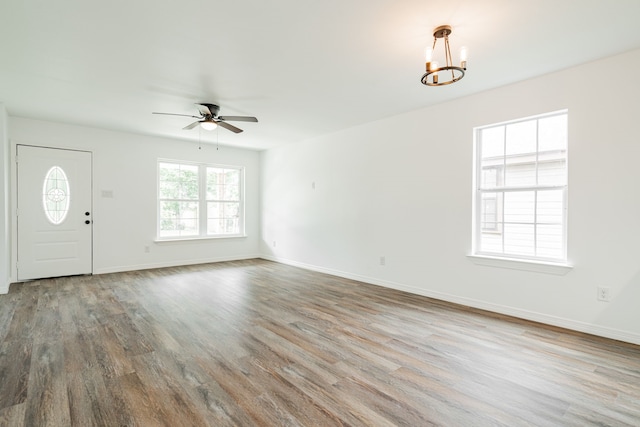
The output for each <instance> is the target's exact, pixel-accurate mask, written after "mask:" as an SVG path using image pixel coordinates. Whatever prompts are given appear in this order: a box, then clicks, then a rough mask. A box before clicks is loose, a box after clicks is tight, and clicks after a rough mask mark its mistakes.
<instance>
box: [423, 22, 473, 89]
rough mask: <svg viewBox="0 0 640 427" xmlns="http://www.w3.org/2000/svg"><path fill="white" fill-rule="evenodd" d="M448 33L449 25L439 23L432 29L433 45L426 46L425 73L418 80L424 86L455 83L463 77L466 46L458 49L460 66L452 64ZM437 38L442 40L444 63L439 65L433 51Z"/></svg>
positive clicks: (449, 32) (465, 63)
mask: <svg viewBox="0 0 640 427" xmlns="http://www.w3.org/2000/svg"><path fill="white" fill-rule="evenodd" d="M449 34H451V26H450V25H441V26H439V27H437V28H436V29H434V30H433V46H430V47H427V55H426V71H427V72H426V73H424V74H423V75H422V78H421V79H420V81H421V82H422V84H423V85H426V86H444V85H449V84H451V83H455V82H457V81H458V80H461V79H462V78H463V77H464V73H465V71H466V69H467V53H468V50H467V48H466V47H462V48H461V49H460V66H459V67H458V66H455V65H453V59H452V56H451V47H450V46H449ZM438 39H443V40H444V65H442V66H439V64H438V62H437V61H434V53H435V50H436V43H437V42H438Z"/></svg>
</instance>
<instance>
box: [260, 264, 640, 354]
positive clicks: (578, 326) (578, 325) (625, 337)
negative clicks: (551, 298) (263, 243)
mask: <svg viewBox="0 0 640 427" xmlns="http://www.w3.org/2000/svg"><path fill="white" fill-rule="evenodd" d="M260 258H263V259H266V260H269V261H274V262H279V263H281V264H287V265H291V266H294V267H300V268H304V269H306V270H312V271H317V272H319V273H325V274H330V275H332V276H338V277H343V278H345V279H351V280H357V281H359V282H364V283H369V284H372V285H376V286H383V287H385V288H391V289H396V290H399V291H404V292H408V293H411V294H415V295H421V296H425V297H429V298H433V299H437V300H441V301H446V302H451V303H454V304H459V305H464V306H467V307H472V308H477V309H480V310H486V311H490V312H493V313H499V314H504V315H507V316H512V317H517V318H519V319H524V320H530V321H532V322H538V323H543V324H546V325H550V326H557V327H560V328H564V329H569V330H572V331H576V332H583V333H587V334H591V335H596V336H599V337H603V338H609V339H613V340H617V341H624V342H628V343H631V344H636V345H640V334H635V333H632V332H628V331H623V330H619V329H613V328H607V327H604V326H600V325H594V324H592V323H586V322H580V321H577V320H572V319H566V318H563V317H557V316H551V315H548V314H544V313H538V312H534V311H528V310H522V309H519V308H515V307H509V306H504V305H500V304H493V303H489V302H486V301H480V300H475V299H472V298H466V297H460V296H457V295H452V294H447V293H443V292H435V291H428V290H424V289H420V288H416V287H414V286H409V285H405V284H402V283H396V282H391V281H386V280H380V279H376V278H373V277H367V276H362V275H359V274H353V273H349V272H345V271H340V270H334V269H330V268H325V267H319V266H316V265H312V264H306V263H302V262H298V261H293V260H290V259H285V258H279V257H273V256H265V255H261V256H260Z"/></svg>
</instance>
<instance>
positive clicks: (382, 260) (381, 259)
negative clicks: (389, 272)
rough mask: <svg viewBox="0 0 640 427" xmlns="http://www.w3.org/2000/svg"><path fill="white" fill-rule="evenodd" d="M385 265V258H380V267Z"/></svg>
mask: <svg viewBox="0 0 640 427" xmlns="http://www.w3.org/2000/svg"><path fill="white" fill-rule="evenodd" d="M386 263H387V260H386V259H385V257H383V256H381V257H380V265H385V264H386Z"/></svg>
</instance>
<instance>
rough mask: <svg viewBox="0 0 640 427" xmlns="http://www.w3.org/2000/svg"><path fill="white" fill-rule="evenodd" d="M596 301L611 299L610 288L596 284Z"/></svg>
mask: <svg viewBox="0 0 640 427" xmlns="http://www.w3.org/2000/svg"><path fill="white" fill-rule="evenodd" d="M598 301H604V302H609V301H611V288H609V287H607V286H598Z"/></svg>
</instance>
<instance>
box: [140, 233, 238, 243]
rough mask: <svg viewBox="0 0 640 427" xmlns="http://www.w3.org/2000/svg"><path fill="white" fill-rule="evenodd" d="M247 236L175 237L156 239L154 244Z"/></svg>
mask: <svg viewBox="0 0 640 427" xmlns="http://www.w3.org/2000/svg"><path fill="white" fill-rule="evenodd" d="M245 237H247V235H246V234H230V235H228V236H205V237H200V236H194V237H174V238H156V240H154V241H153V243H160V244H163V243H184V242H194V241H198V242H200V241H207V240H220V239H244V238H245Z"/></svg>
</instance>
